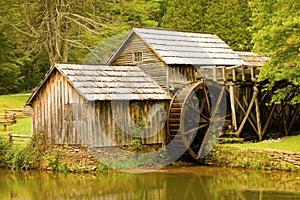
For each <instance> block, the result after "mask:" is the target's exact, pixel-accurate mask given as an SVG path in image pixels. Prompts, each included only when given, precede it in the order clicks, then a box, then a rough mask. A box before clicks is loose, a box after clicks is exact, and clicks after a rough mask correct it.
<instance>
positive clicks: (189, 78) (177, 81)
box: [168, 65, 196, 88]
mask: <svg viewBox="0 0 300 200" xmlns="http://www.w3.org/2000/svg"><path fill="white" fill-rule="evenodd" d="M168 68H169V83H170V84H172V85H173V87H175V88H181V87H183V85H185V84H187V83H188V82H195V81H196V77H195V71H196V69H195V67H193V66H191V65H172V66H169V67H168Z"/></svg>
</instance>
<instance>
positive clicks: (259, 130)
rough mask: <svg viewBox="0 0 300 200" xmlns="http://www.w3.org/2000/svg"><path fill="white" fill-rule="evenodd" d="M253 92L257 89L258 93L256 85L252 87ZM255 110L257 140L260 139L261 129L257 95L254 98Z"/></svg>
mask: <svg viewBox="0 0 300 200" xmlns="http://www.w3.org/2000/svg"><path fill="white" fill-rule="evenodd" d="M253 89H254V92H255V91H257V93H258V88H257V87H256V86H254V87H253ZM255 112H256V122H257V135H258V139H259V141H262V139H263V138H262V136H263V135H262V131H261V119H260V109H259V102H258V99H257V95H256V98H255Z"/></svg>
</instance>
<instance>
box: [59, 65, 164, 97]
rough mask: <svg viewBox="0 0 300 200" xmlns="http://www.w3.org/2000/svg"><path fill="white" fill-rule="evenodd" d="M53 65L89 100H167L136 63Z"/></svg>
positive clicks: (162, 91)
mask: <svg viewBox="0 0 300 200" xmlns="http://www.w3.org/2000/svg"><path fill="white" fill-rule="evenodd" d="M55 67H56V68H57V69H58V70H59V71H60V72H61V73H62V74H63V75H64V76H65V77H66V78H67V79H68V80H69V82H70V83H71V84H72V85H73V87H74V88H75V89H76V90H77V91H78V92H79V93H80V94H81V95H82V96H83V97H85V98H86V99H87V100H89V101H96V100H150V99H155V100H160V99H161V100H162V99H170V97H169V96H168V94H167V93H166V92H165V91H164V90H163V89H162V88H160V86H159V85H158V84H156V83H155V82H154V81H153V80H152V79H151V78H150V77H149V76H147V75H146V74H145V73H144V72H143V71H142V70H141V69H140V68H139V67H136V66H107V65H75V64H56V65H55Z"/></svg>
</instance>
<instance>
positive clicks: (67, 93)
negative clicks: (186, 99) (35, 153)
mask: <svg viewBox="0 0 300 200" xmlns="http://www.w3.org/2000/svg"><path fill="white" fill-rule="evenodd" d="M168 104H169V101H168V100H166V101H156V100H153V101H146V100H145V101H97V102H87V101H85V100H84V99H83V98H82V97H81V96H80V94H79V93H78V92H77V91H76V90H75V89H74V88H73V87H72V86H71V85H70V84H69V82H68V81H67V80H66V79H65V78H64V77H63V76H62V75H61V74H60V73H59V72H57V71H55V72H53V74H52V75H51V76H50V77H49V79H48V81H46V82H45V83H44V85H43V87H42V88H41V90H40V92H39V93H38V94H37V96H36V99H35V100H34V101H33V104H32V110H33V115H32V130H33V132H38V131H40V130H43V131H44V132H45V133H46V135H47V137H48V138H49V140H50V142H51V143H52V144H65V143H67V144H85V145H90V146H97V147H102V146H115V145H129V144H131V138H132V137H131V134H132V131H133V130H134V129H135V128H134V122H137V123H138V122H140V121H144V122H145V123H146V124H147V127H146V130H145V133H144V135H142V138H143V139H142V141H143V143H144V144H157V143H164V142H165V135H166V127H165V122H166V110H167V106H168Z"/></svg>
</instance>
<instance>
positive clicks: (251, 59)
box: [236, 51, 269, 67]
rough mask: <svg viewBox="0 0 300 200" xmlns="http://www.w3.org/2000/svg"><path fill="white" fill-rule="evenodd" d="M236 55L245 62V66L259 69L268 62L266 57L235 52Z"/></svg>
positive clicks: (251, 53)
mask: <svg viewBox="0 0 300 200" xmlns="http://www.w3.org/2000/svg"><path fill="white" fill-rule="evenodd" d="M236 54H237V55H238V56H239V57H240V58H241V59H243V60H244V61H245V63H246V64H245V65H246V66H253V67H261V66H263V65H264V63H265V62H266V61H268V60H269V58H268V57H264V56H260V55H257V54H255V53H253V52H246V51H236Z"/></svg>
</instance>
